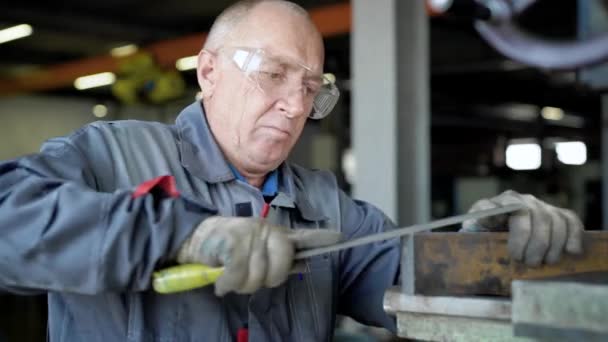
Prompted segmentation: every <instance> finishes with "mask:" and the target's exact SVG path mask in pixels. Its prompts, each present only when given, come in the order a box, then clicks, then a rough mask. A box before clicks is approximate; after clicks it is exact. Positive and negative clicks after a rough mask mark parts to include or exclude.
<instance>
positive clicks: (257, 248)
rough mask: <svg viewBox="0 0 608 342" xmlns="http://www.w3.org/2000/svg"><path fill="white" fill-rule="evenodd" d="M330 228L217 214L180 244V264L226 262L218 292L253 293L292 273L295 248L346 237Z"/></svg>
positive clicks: (222, 263) (216, 286) (218, 264)
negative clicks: (294, 226)
mask: <svg viewBox="0 0 608 342" xmlns="http://www.w3.org/2000/svg"><path fill="white" fill-rule="evenodd" d="M341 237H342V235H341V234H340V233H339V232H336V231H332V230H327V229H289V228H285V227H279V226H273V225H271V224H269V223H268V222H267V221H266V220H263V219H260V218H253V217H221V216H212V217H209V218H207V219H205V220H203V221H202V222H201V223H200V224H199V225H198V227H197V228H196V229H195V230H194V232H193V233H192V235H191V236H190V237H189V238H188V239H187V240H186V241H185V242H184V244H183V245H182V246H181V247H180V249H179V252H178V256H177V261H178V262H179V263H202V264H205V265H208V266H213V267H217V266H224V273H223V274H222V276H220V277H219V278H218V280H217V281H216V283H215V294H216V295H217V296H223V295H224V294H226V293H228V292H231V291H234V292H236V293H241V294H244V293H253V292H255V291H257V290H258V289H260V288H261V287H275V286H278V285H280V284H282V283H283V282H284V281H285V280H287V277H288V276H289V273H290V270H291V269H292V266H293V257H294V254H295V250H297V249H303V248H315V247H321V246H326V245H331V244H334V243H336V242H338V241H340V239H341Z"/></svg>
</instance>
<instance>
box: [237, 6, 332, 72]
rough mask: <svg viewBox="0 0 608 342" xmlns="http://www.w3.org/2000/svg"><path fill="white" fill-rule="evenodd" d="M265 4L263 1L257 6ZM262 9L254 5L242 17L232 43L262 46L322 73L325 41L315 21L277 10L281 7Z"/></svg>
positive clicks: (266, 49) (253, 46) (272, 52)
mask: <svg viewBox="0 0 608 342" xmlns="http://www.w3.org/2000/svg"><path fill="white" fill-rule="evenodd" d="M268 4H271V3H268ZM262 5H264V3H262V4H260V5H258V7H261V6H262ZM261 9H262V8H255V9H254V10H252V12H251V13H250V14H249V15H248V17H247V18H246V19H245V20H243V22H242V23H241V25H239V27H238V28H237V30H235V31H234V35H233V37H232V39H231V40H232V41H233V42H232V44H231V45H232V46H244V47H252V48H261V49H264V51H267V52H269V53H271V54H272V55H275V56H284V57H287V58H289V59H291V60H295V61H297V62H299V63H300V64H303V65H306V66H308V67H310V68H311V69H312V70H315V71H319V72H320V71H321V70H322V69H323V58H324V51H323V42H322V41H321V37H320V35H319V34H318V31H317V30H316V28H315V27H314V26H313V24H312V23H311V22H309V21H307V19H305V18H304V17H303V16H301V15H299V14H294V13H292V12H283V13H281V11H276V10H281V8H275V11H268V12H264V11H261ZM282 10H284V9H282Z"/></svg>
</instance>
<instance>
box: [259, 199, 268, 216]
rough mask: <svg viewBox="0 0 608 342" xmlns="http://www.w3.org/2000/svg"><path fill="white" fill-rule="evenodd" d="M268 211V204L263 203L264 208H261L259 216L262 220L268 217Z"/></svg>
mask: <svg viewBox="0 0 608 342" xmlns="http://www.w3.org/2000/svg"><path fill="white" fill-rule="evenodd" d="M268 211H270V204H268V203H264V206H263V207H262V214H261V215H260V216H262V217H263V218H264V217H266V216H268Z"/></svg>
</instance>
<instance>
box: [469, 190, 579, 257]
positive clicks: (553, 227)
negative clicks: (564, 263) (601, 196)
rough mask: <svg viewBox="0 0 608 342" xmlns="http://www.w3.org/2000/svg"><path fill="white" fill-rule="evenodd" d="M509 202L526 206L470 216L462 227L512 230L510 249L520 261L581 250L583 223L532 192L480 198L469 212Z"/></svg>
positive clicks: (478, 229) (509, 192) (507, 193)
mask: <svg viewBox="0 0 608 342" xmlns="http://www.w3.org/2000/svg"><path fill="white" fill-rule="evenodd" d="M508 204H523V205H524V206H525V209H523V210H519V211H516V212H513V213H509V214H503V215H497V216H491V217H488V218H483V219H479V220H468V221H465V222H464V223H463V224H462V229H461V230H460V231H464V232H480V231H500V230H507V229H508V230H509V243H508V247H509V253H510V254H511V257H512V258H514V259H515V260H518V261H523V262H525V263H526V264H527V265H530V266H538V265H540V264H541V263H542V262H543V261H544V262H546V263H555V262H557V261H558V260H559V258H560V256H561V254H562V251H563V250H564V249H565V250H566V252H568V253H570V254H579V253H581V252H582V234H583V231H584V227H583V224H582V222H581V220H580V219H579V218H578V216H577V215H576V214H575V213H574V212H573V211H571V210H568V209H562V208H557V207H554V206H552V205H550V204H548V203H545V202H543V201H541V200H539V199H537V198H536V197H534V196H532V195H525V194H519V193H517V192H515V191H512V190H508V191H505V192H503V193H502V194H500V195H498V196H496V197H492V198H489V199H482V200H479V201H477V202H476V203H475V204H473V206H472V207H471V209H469V212H473V211H478V210H484V209H492V208H496V207H500V206H505V205H508Z"/></svg>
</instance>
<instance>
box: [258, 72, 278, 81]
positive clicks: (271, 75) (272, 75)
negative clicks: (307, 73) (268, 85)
mask: <svg viewBox="0 0 608 342" xmlns="http://www.w3.org/2000/svg"><path fill="white" fill-rule="evenodd" d="M260 76H261V77H262V78H263V79H265V80H268V81H282V80H283V78H284V76H283V73H282V72H278V71H260Z"/></svg>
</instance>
